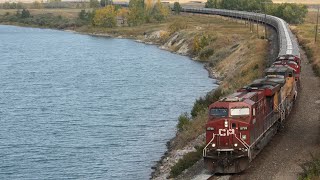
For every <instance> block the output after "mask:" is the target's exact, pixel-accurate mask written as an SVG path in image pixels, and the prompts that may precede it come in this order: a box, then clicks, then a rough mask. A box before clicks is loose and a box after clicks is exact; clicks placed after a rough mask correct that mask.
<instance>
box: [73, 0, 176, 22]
mask: <svg viewBox="0 0 320 180" xmlns="http://www.w3.org/2000/svg"><path fill="white" fill-rule="evenodd" d="M169 14H170V9H169V7H168V6H166V5H163V4H162V3H161V2H160V0H158V1H157V2H156V3H153V1H152V0H146V1H143V0H130V2H129V7H128V8H125V7H120V6H114V5H107V6H106V7H103V8H99V9H96V10H93V11H85V10H82V11H81V12H80V14H79V18H80V19H81V20H83V21H85V22H87V23H91V24H92V25H94V26H100V27H115V26H117V25H119V24H120V25H121V26H137V25H140V24H143V23H150V22H153V21H157V22H161V21H163V20H165V19H166V18H167V17H168V15H169Z"/></svg>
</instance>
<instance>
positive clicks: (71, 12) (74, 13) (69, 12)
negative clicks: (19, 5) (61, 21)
mask: <svg viewBox="0 0 320 180" xmlns="http://www.w3.org/2000/svg"><path fill="white" fill-rule="evenodd" d="M28 10H29V11H30V13H31V14H32V15H39V14H47V13H50V14H52V15H55V16H59V15H60V16H63V17H66V18H77V17H78V14H79V12H80V11H81V9H28ZM16 11H17V10H16V9H0V15H4V14H5V13H6V12H9V13H10V14H15V13H16Z"/></svg>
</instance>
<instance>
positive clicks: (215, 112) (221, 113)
mask: <svg viewBox="0 0 320 180" xmlns="http://www.w3.org/2000/svg"><path fill="white" fill-rule="evenodd" d="M210 115H211V116H215V117H227V116H228V109H226V108H213V109H210Z"/></svg>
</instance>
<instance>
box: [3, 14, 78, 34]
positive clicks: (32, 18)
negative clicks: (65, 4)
mask: <svg viewBox="0 0 320 180" xmlns="http://www.w3.org/2000/svg"><path fill="white" fill-rule="evenodd" d="M2 22H4V23H8V22H9V23H19V24H23V25H28V26H40V27H47V28H56V29H65V28H70V27H79V26H82V25H84V24H83V22H82V21H81V20H79V19H69V18H65V17H63V16H54V15H52V14H49V13H47V14H37V15H32V14H31V13H30V12H29V10H27V9H22V10H20V9H18V10H17V11H16V12H15V13H9V12H6V13H5V14H4V15H3V16H0V23H2Z"/></svg>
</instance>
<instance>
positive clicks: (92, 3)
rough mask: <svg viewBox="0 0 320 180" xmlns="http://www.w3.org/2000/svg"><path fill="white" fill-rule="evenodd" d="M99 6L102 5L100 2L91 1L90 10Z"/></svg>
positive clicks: (96, 0)
mask: <svg viewBox="0 0 320 180" xmlns="http://www.w3.org/2000/svg"><path fill="white" fill-rule="evenodd" d="M99 6H100V4H99V1H98V0H90V8H97V7H99Z"/></svg>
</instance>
